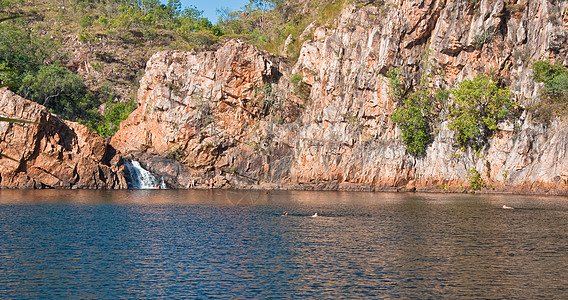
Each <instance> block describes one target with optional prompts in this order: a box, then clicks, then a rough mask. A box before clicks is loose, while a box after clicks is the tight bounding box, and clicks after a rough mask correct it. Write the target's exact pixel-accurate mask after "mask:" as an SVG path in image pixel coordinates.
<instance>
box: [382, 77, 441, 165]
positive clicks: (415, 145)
mask: <svg viewBox="0 0 568 300" xmlns="http://www.w3.org/2000/svg"><path fill="white" fill-rule="evenodd" d="M400 73H401V71H400V69H392V70H389V71H388V72H387V76H388V78H389V79H390V81H389V87H390V89H389V93H390V95H391V96H392V97H393V98H394V99H395V100H398V101H399V102H402V103H400V105H399V106H398V107H397V108H396V110H395V111H394V113H393V114H392V116H391V120H392V121H393V122H394V123H395V124H397V125H398V126H399V127H400V129H401V130H402V140H403V142H404V143H405V144H406V151H408V153H410V154H412V155H414V156H418V157H420V156H424V155H425V154H426V148H427V147H428V144H430V142H431V141H432V136H431V132H432V129H431V126H430V124H431V122H432V119H433V118H434V117H435V115H434V114H433V113H432V111H433V103H434V101H435V99H434V98H433V97H432V96H431V92H430V90H429V89H428V88H427V87H426V86H425V84H426V79H427V78H426V79H424V80H423V81H424V82H423V84H421V85H420V86H418V87H417V88H416V90H415V91H413V92H410V93H408V94H406V93H405V90H404V84H403V80H402V77H401V75H400Z"/></svg>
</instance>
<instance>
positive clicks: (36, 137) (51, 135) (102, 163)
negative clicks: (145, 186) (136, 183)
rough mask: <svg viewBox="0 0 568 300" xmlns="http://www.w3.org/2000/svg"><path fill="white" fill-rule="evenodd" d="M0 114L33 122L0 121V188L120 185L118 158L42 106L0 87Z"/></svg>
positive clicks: (122, 181)
mask: <svg viewBox="0 0 568 300" xmlns="http://www.w3.org/2000/svg"><path fill="white" fill-rule="evenodd" d="M0 115H2V116H7V117H10V118H17V119H23V120H29V121H33V122H38V123H39V124H20V123H8V122H0V151H1V152H2V153H3V154H4V155H6V156H9V157H10V158H13V159H14V160H11V159H8V158H2V159H0V187H26V188H99V189H118V188H126V181H125V179H124V176H123V175H122V173H123V172H122V167H121V166H120V164H121V162H120V158H119V157H118V156H116V155H115V154H116V153H115V151H114V150H113V149H112V147H109V144H108V142H107V141H105V140H104V139H103V138H102V137H100V136H98V135H97V134H95V133H93V132H91V131H90V130H89V129H88V128H87V127H85V126H83V125H80V124H78V123H75V122H69V121H64V120H61V119H59V118H58V117H57V116H55V115H53V114H51V113H49V112H48V111H47V110H46V108H45V107H43V106H41V105H39V104H37V103H35V102H31V101H29V100H26V99H23V98H22V97H20V96H18V95H16V94H14V93H12V92H10V91H9V90H7V89H6V88H3V89H0Z"/></svg>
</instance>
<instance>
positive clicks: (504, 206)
mask: <svg viewBox="0 0 568 300" xmlns="http://www.w3.org/2000/svg"><path fill="white" fill-rule="evenodd" d="M503 209H514V208H512V207H510V206H507V205H505V204H503Z"/></svg>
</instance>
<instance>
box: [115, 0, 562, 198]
mask: <svg viewBox="0 0 568 300" xmlns="http://www.w3.org/2000/svg"><path fill="white" fill-rule="evenodd" d="M566 7H567V2H566V1H554V2H552V1H529V2H526V3H525V2H523V3H520V4H518V3H513V2H511V1H502V0H482V1H467V0H460V1H434V0H431V1H429V0H423V1H395V2H393V3H391V2H388V1H387V2H385V4H384V5H382V6H380V7H375V6H361V5H358V6H349V7H347V8H346V9H344V10H343V12H342V14H341V15H340V16H339V18H338V19H337V20H335V21H334V24H326V25H324V26H322V27H316V26H311V27H310V28H309V29H308V30H307V31H306V32H304V34H303V36H305V37H307V38H308V40H307V41H306V42H305V43H304V44H303V47H302V49H301V51H300V57H299V59H298V61H297V62H296V63H295V64H294V65H293V66H292V65H287V63H286V61H285V60H280V59H278V58H275V57H272V56H270V55H268V54H266V53H264V52H262V51H259V50H257V49H256V48H254V47H253V46H250V45H248V44H246V43H244V42H240V41H236V40H231V41H227V42H225V43H224V44H222V45H220V46H218V48H217V49H209V50H205V51H200V52H173V51H166V52H159V53H157V54H155V55H154V56H153V57H152V58H151V59H150V60H149V62H148V64H147V67H146V74H145V76H144V77H143V79H142V81H141V86H140V89H139V91H138V105H139V107H138V109H137V110H136V111H135V112H134V113H133V114H132V115H131V116H130V117H129V118H128V119H127V120H126V121H125V122H123V124H122V125H121V130H120V131H119V132H118V133H117V135H116V136H115V137H114V138H113V139H112V145H113V147H115V148H116V149H118V150H120V151H121V152H123V153H125V154H127V155H132V156H140V157H143V159H142V160H141V161H142V162H143V163H145V164H146V165H147V167H148V168H149V169H150V170H151V171H153V172H154V173H160V172H161V173H162V174H158V175H161V176H164V178H165V179H166V180H167V181H168V184H169V185H171V186H177V187H184V186H186V185H187V184H188V183H189V182H190V180H192V179H197V180H198V181H201V182H204V181H205V180H210V179H213V180H214V183H215V184H216V186H218V187H237V188H247V187H265V188H304V189H309V188H316V189H370V190H377V189H405V188H406V189H415V188H417V189H437V188H443V189H444V190H460V189H461V188H463V187H464V185H467V182H468V178H467V176H468V170H470V169H471V168H475V169H476V170H478V171H479V173H480V174H481V176H482V178H483V179H484V181H485V182H486V183H488V186H491V187H492V189H495V190H501V191H519V192H552V193H563V192H564V191H565V189H566V180H568V163H567V162H566V161H567V160H566V152H567V151H566V150H567V146H568V144H567V142H568V141H567V139H566V133H568V132H567V130H568V127H567V125H566V123H565V122H563V121H554V122H552V123H551V124H548V125H541V124H536V123H535V122H533V121H532V117H531V115H530V114H527V113H526V112H525V113H524V114H522V116H520V117H519V118H518V119H516V120H515V121H514V122H513V123H511V124H500V130H499V131H498V132H497V133H496V135H495V136H494V137H493V138H492V139H491V140H490V141H489V142H488V145H487V147H485V148H484V149H483V150H482V151H480V152H475V151H471V150H467V149H466V150H465V151H462V150H461V149H460V148H459V147H458V146H457V145H456V143H455V141H454V139H453V132H452V131H450V130H448V128H447V123H445V122H444V121H443V120H441V121H440V123H439V124H435V128H434V141H433V143H432V144H431V145H430V146H429V148H428V149H427V153H426V155H425V156H424V157H420V158H416V157H413V156H411V155H409V154H408V153H407V152H406V148H405V146H404V144H403V143H402V142H401V139H400V130H399V129H398V128H397V127H396V126H395V125H394V124H393V123H392V122H391V119H390V117H391V115H392V113H393V111H394V110H395V109H396V107H397V105H398V103H396V102H394V101H393V100H392V98H391V97H390V95H389V87H388V82H389V81H388V79H387V78H386V77H385V76H386V72H387V71H388V70H390V69H392V68H395V67H397V68H400V69H401V70H402V73H403V75H405V77H406V78H408V80H409V81H410V82H411V83H414V84H417V83H418V82H419V81H420V78H421V77H422V75H423V74H424V73H426V72H431V73H432V74H433V75H432V78H431V82H430V85H431V86H432V87H435V88H444V89H450V88H453V87H455V86H456V85H457V83H459V82H460V81H462V80H464V79H469V78H473V77H475V76H476V75H478V74H490V73H492V74H495V76H498V77H499V78H501V80H502V81H503V82H504V83H505V84H506V85H508V86H510V87H511V89H512V91H513V92H514V95H515V99H516V100H517V101H518V102H519V103H520V104H521V105H523V106H529V105H532V104H534V103H537V102H539V101H540V100H541V99H540V98H539V93H538V89H539V85H538V84H535V83H534V81H533V79H532V70H531V64H532V62H534V61H537V60H540V59H549V60H552V61H560V62H563V63H567V62H566V57H567V51H568V48H567V47H565V46H564V45H566V42H567V38H568V35H567V32H566V28H568V27H567V25H568V23H567V21H566V20H568V16H566V15H565V14H566ZM432 70H435V72H434V71H432ZM295 74H301V82H302V83H301V84H298V83H297V80H296V81H294V80H291V79H292V78H294V76H296V78H298V75H295Z"/></svg>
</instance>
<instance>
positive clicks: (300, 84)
mask: <svg viewBox="0 0 568 300" xmlns="http://www.w3.org/2000/svg"><path fill="white" fill-rule="evenodd" d="M303 79H304V77H303V76H302V74H300V73H296V74H294V75H292V77H291V78H290V82H291V83H292V84H293V85H294V93H295V94H296V95H297V96H298V97H300V98H302V99H304V100H305V99H308V97H309V96H310V93H311V91H312V90H311V86H310V85H309V84H307V83H305V82H304V80H303Z"/></svg>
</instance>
